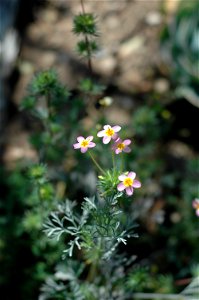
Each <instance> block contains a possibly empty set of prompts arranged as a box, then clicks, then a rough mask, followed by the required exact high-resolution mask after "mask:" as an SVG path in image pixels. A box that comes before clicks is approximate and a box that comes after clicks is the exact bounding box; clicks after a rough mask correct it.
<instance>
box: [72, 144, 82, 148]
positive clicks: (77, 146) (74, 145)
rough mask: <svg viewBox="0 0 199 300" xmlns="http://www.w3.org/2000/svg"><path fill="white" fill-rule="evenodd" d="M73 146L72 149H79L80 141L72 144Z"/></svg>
mask: <svg viewBox="0 0 199 300" xmlns="http://www.w3.org/2000/svg"><path fill="white" fill-rule="evenodd" d="M73 147H74V149H79V148H81V146H80V143H77V144H73Z"/></svg>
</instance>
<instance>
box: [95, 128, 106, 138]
mask: <svg viewBox="0 0 199 300" xmlns="http://www.w3.org/2000/svg"><path fill="white" fill-rule="evenodd" d="M104 134H105V130H101V131H99V132H98V133H97V136H98V137H103V136H104Z"/></svg>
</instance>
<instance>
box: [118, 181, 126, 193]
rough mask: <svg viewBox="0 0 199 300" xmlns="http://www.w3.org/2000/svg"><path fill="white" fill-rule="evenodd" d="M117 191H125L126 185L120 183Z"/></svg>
mask: <svg viewBox="0 0 199 300" xmlns="http://www.w3.org/2000/svg"><path fill="white" fill-rule="evenodd" d="M117 189H118V191H120V192H121V191H123V190H125V185H124V184H123V182H120V183H119V184H118V185H117Z"/></svg>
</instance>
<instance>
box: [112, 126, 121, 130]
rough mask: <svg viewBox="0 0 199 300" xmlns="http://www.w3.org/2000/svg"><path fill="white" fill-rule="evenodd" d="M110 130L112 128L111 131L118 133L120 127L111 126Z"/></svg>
mask: <svg viewBox="0 0 199 300" xmlns="http://www.w3.org/2000/svg"><path fill="white" fill-rule="evenodd" d="M112 128H113V130H114V131H115V132H118V131H120V129H121V127H120V126H118V125H115V126H113V127H112Z"/></svg>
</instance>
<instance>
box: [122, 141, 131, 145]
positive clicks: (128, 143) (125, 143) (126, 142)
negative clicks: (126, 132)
mask: <svg viewBox="0 0 199 300" xmlns="http://www.w3.org/2000/svg"><path fill="white" fill-rule="evenodd" d="M123 143H124V145H126V146H128V145H130V144H131V140H124V141H123Z"/></svg>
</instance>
